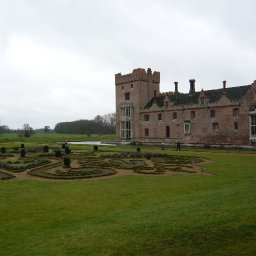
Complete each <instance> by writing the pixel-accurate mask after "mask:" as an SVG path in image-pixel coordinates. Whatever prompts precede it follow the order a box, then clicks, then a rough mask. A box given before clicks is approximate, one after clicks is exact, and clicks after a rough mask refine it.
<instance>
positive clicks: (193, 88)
mask: <svg viewBox="0 0 256 256" xmlns="http://www.w3.org/2000/svg"><path fill="white" fill-rule="evenodd" d="M195 81H196V80H195V79H190V80H189V83H190V91H189V93H190V94H192V93H195V91H196V90H195Z"/></svg>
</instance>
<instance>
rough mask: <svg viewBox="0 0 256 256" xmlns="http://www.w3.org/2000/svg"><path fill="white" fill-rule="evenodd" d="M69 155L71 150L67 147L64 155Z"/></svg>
mask: <svg viewBox="0 0 256 256" xmlns="http://www.w3.org/2000/svg"><path fill="white" fill-rule="evenodd" d="M70 153H71V150H70V148H69V146H66V147H65V154H70Z"/></svg>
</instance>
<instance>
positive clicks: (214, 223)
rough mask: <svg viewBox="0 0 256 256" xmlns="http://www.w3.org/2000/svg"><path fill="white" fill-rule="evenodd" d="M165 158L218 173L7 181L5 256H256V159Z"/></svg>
mask: <svg viewBox="0 0 256 256" xmlns="http://www.w3.org/2000/svg"><path fill="white" fill-rule="evenodd" d="M31 143H34V142H31ZM76 147H79V146H76ZM82 148H83V149H85V147H84V146H82ZM86 149H87V148H86ZM131 149H133V150H134V148H132V147H131V146H127V147H125V146H121V147H117V148H116V149H114V148H113V147H110V148H109V147H103V149H102V150H103V151H113V150H118V151H125V150H131ZM159 150H160V149H159V148H158V147H142V151H150V152H154V151H159ZM165 152H168V153H169V154H179V155H194V156H198V157H202V158H206V159H209V160H211V161H212V162H211V163H209V164H207V165H204V167H205V171H206V172H208V173H209V174H212V175H190V174H176V175H173V176H147V175H141V176H122V177H112V178H111V177H110V178H108V179H101V180H82V181H66V182H55V181H44V180H29V179H28V180H6V181H0V198H1V200H0V218H1V225H0V255H1V256H2V255H3V256H5V255H8V256H11V255H26V256H29V255H39V256H40V255H47V256H50V255H218V256H219V255H227V256H230V255H239V256H240V255H256V168H255V166H256V154H254V153H253V152H244V151H242V152H239V151H234V152H232V151H228V152H226V151H225V152H212V151H210V150H205V151H204V150H200V151H191V150H189V149H186V150H184V151H181V152H176V151H174V150H173V149H168V150H166V151H165Z"/></svg>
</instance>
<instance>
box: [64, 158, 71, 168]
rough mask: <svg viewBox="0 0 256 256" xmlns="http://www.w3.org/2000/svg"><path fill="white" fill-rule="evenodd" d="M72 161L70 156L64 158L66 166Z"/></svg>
mask: <svg viewBox="0 0 256 256" xmlns="http://www.w3.org/2000/svg"><path fill="white" fill-rule="evenodd" d="M70 162H71V160H70V158H68V157H64V158H63V164H64V167H70Z"/></svg>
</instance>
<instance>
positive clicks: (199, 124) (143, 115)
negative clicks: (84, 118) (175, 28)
mask: <svg viewBox="0 0 256 256" xmlns="http://www.w3.org/2000/svg"><path fill="white" fill-rule="evenodd" d="M189 82H190V87H189V92H188V93H180V92H179V90H178V82H174V84H175V87H174V91H173V92H166V93H160V90H159V84H160V72H153V73H152V71H151V69H148V70H147V71H146V70H145V69H140V68H138V69H134V70H133V72H132V73H130V74H126V75H122V74H121V73H118V74H116V75H115V85H116V136H117V140H118V141H133V142H147V143H162V142H164V143H167V144H174V143H175V141H176V140H179V141H180V142H181V143H184V144H201V145H206V144H211V145H213V144H216V145H217V144H218V145H219V144H223V145H225V144H226V145H251V144H254V143H256V81H254V83H252V84H249V85H243V86H237V87H227V86H226V81H223V86H222V88H220V89H214V90H207V91H204V90H201V91H196V89H195V80H194V79H192V80H189Z"/></svg>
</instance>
